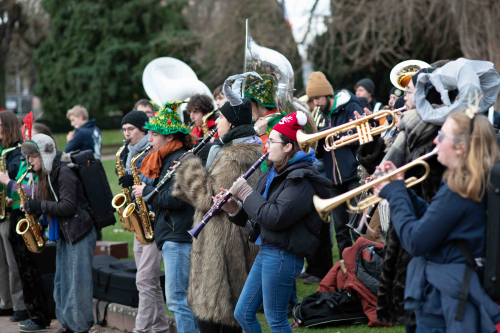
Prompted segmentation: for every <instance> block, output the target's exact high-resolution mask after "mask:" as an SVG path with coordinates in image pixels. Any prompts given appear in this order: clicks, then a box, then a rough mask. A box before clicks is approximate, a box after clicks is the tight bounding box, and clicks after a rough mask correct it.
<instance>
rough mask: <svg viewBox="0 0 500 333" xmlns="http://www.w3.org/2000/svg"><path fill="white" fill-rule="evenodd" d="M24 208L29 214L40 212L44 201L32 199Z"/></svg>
mask: <svg viewBox="0 0 500 333" xmlns="http://www.w3.org/2000/svg"><path fill="white" fill-rule="evenodd" d="M24 210H25V211H26V213H28V214H40V213H41V212H42V202H41V201H38V200H32V199H30V200H28V202H26V203H24Z"/></svg>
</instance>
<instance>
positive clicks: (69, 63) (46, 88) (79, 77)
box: [34, 0, 198, 123]
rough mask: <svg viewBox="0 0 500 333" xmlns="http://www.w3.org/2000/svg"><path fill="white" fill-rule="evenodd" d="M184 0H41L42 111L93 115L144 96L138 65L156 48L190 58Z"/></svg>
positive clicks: (60, 118)
mask: <svg viewBox="0 0 500 333" xmlns="http://www.w3.org/2000/svg"><path fill="white" fill-rule="evenodd" d="M185 5H186V1H184V0H169V1H164V0H127V1H116V0H78V1H77V0H70V1H68V0H44V1H43V6H44V9H45V11H46V12H47V13H49V15H50V17H51V29H50V32H49V35H48V37H47V38H46V39H45V41H43V42H42V44H41V45H40V47H39V48H38V49H37V50H36V53H35V56H34V63H35V66H36V69H37V76H38V82H37V85H36V86H35V93H36V94H37V95H38V96H40V98H41V100H42V106H43V109H44V112H45V116H46V119H47V120H49V121H51V123H61V122H65V121H66V120H65V114H66V110H68V109H69V108H71V107H72V106H74V105H76V104H81V105H83V106H85V107H86V108H87V109H88V110H89V112H90V113H91V115H92V116H93V117H98V118H99V117H104V116H106V115H107V114H108V113H109V112H110V111H117V110H121V111H125V112H126V111H129V110H130V109H131V108H132V107H133V105H134V102H135V101H136V100H137V99H139V98H146V94H145V92H144V89H143V86H142V73H143V71H144V68H145V67H146V65H147V64H148V63H149V62H150V61H151V60H153V59H155V58H157V57H161V56H171V57H174V58H179V59H182V60H183V61H187V60H189V59H190V58H191V57H192V55H193V52H194V49H195V47H196V44H197V43H198V41H197V39H196V38H195V37H194V35H193V33H192V32H191V31H190V30H189V29H188V28H187V23H186V20H185V17H184V15H183V13H182V12H183V9H184V8H185Z"/></svg>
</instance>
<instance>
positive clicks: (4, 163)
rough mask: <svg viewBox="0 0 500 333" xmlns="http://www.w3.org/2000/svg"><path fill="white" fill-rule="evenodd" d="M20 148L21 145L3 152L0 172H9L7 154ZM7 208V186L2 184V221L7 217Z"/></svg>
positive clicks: (0, 211)
mask: <svg viewBox="0 0 500 333" xmlns="http://www.w3.org/2000/svg"><path fill="white" fill-rule="evenodd" d="M19 147H21V145H20V144H19V145H17V146H15V147H11V148H7V149H4V150H2V155H1V156H0V172H5V171H7V154H8V153H10V152H11V151H13V150H15V149H17V148H19ZM6 208H7V186H6V185H4V184H0V220H3V219H5V218H6V217H7V213H6V212H5V210H6Z"/></svg>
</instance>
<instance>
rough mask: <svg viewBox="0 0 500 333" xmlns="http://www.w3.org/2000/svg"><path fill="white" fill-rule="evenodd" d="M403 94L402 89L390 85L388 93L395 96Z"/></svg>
mask: <svg viewBox="0 0 500 333" xmlns="http://www.w3.org/2000/svg"><path fill="white" fill-rule="evenodd" d="M403 94H404V91H403V90H401V89H399V88H396V87H392V89H391V92H390V93H389V95H396V96H397V97H401V96H403Z"/></svg>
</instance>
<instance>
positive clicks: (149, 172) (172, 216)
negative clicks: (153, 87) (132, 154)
mask: <svg viewBox="0 0 500 333" xmlns="http://www.w3.org/2000/svg"><path fill="white" fill-rule="evenodd" d="M180 104H181V103H180V102H170V103H167V104H165V105H164V106H163V108H162V109H161V110H160V111H158V112H157V113H156V117H154V118H152V119H150V120H149V121H148V122H147V123H146V125H145V128H146V129H149V131H150V135H149V143H150V145H151V147H153V149H152V152H151V153H149V155H148V156H147V157H146V158H145V159H144V160H143V161H142V166H141V168H140V169H139V171H140V172H141V173H142V174H143V175H145V176H146V177H147V178H149V179H154V184H153V185H154V186H151V185H147V184H144V185H135V186H133V189H134V192H133V193H134V195H135V196H136V197H137V198H141V197H143V196H146V195H148V194H150V193H151V192H152V191H154V190H155V186H156V185H157V184H158V181H159V180H160V179H162V178H163V177H164V176H165V175H166V174H167V172H168V171H170V167H173V166H174V165H175V164H174V161H177V160H179V159H180V158H181V156H183V155H184V154H185V153H186V152H187V151H188V150H189V149H191V148H192V146H193V141H192V136H191V135H189V130H188V128H187V127H186V126H185V125H184V124H182V121H181V119H180V117H179V115H178V113H177V110H178V108H179V105H180ZM172 184H173V182H169V183H168V184H167V185H166V186H165V187H163V188H162V189H161V190H160V191H159V193H158V195H157V196H156V197H155V198H154V199H153V200H152V202H153V207H154V208H153V211H154V213H155V223H154V231H153V233H154V238H155V243H156V246H155V245H150V246H149V247H154V248H155V250H156V251H160V252H161V253H162V255H163V263H164V265H165V296H166V299H167V307H168V309H169V310H170V311H172V312H173V313H174V316H175V322H176V324H177V331H178V332H179V333H184V332H186V333H195V332H198V322H197V320H196V318H195V316H194V314H193V312H192V311H191V310H190V308H189V306H188V302H187V288H188V281H189V269H190V267H191V244H192V237H191V236H190V235H189V234H188V230H189V229H190V227H191V225H192V222H193V214H194V210H193V208H192V207H191V206H189V205H188V204H187V203H186V202H184V201H182V200H180V199H178V198H176V197H173V196H172V195H171V192H172V188H173V187H172ZM160 263H161V258H160V260H158V261H157V262H155V263H150V264H149V265H150V267H151V266H152V265H153V264H154V265H155V266H154V267H151V269H150V271H151V272H150V273H151V274H154V277H155V279H158V280H159V273H160ZM160 290H161V289H160ZM157 302H158V306H160V305H161V306H164V305H163V296H162V295H161V292H160V294H159V295H158V296H157Z"/></svg>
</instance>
